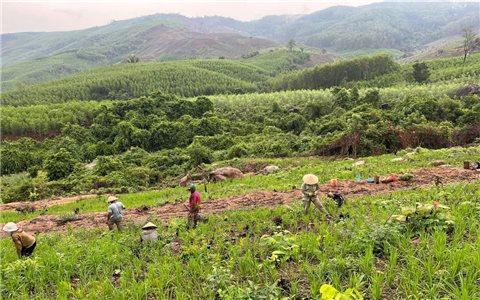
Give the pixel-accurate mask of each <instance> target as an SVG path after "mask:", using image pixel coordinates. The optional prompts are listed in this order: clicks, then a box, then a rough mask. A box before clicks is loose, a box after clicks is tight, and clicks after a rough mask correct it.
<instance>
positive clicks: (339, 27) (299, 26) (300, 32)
mask: <svg viewBox="0 0 480 300" xmlns="http://www.w3.org/2000/svg"><path fill="white" fill-rule="evenodd" d="M479 12H480V3H479V2H476V3H445V2H444V3H414V2H408V3H374V4H371V5H366V6H360V7H346V6H336V7H331V8H327V9H325V10H321V11H319V12H315V13H312V14H309V15H304V16H298V17H287V16H277V17H265V18H263V19H260V20H258V21H253V22H250V23H248V24H242V27H241V28H242V30H244V31H245V33H246V34H249V35H253V36H259V37H264V38H267V39H273V40H275V41H277V42H287V41H288V40H289V39H295V40H296V41H299V42H302V43H304V44H306V45H309V46H312V47H317V48H327V49H334V50H357V49H376V48H390V49H398V50H401V51H413V50H417V49H419V48H421V47H423V45H425V44H427V43H430V42H433V41H435V40H438V39H441V38H445V37H448V36H452V35H457V34H460V33H461V32H462V29H463V28H464V27H467V26H471V27H473V28H476V29H479V28H480V13H479Z"/></svg>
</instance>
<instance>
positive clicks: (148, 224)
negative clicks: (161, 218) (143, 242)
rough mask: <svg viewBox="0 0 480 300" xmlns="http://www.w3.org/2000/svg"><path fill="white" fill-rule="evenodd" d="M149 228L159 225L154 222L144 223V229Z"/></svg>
mask: <svg viewBox="0 0 480 300" xmlns="http://www.w3.org/2000/svg"><path fill="white" fill-rule="evenodd" d="M147 228H157V225H155V224H153V223H152V222H148V223H147V224H145V225H143V227H142V229H147Z"/></svg>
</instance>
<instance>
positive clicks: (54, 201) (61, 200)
mask: <svg viewBox="0 0 480 300" xmlns="http://www.w3.org/2000/svg"><path fill="white" fill-rule="evenodd" d="M97 196H98V195H97V194H86V195H78V196H72V197H58V198H49V199H43V200H39V201H35V202H25V201H20V202H11V203H7V204H2V205H1V206H0V211H4V210H16V209H17V208H19V209H25V210H28V208H30V209H33V210H37V209H42V208H45V207H49V206H53V205H61V204H67V203H71V202H75V201H78V200H82V199H88V198H95V197H97Z"/></svg>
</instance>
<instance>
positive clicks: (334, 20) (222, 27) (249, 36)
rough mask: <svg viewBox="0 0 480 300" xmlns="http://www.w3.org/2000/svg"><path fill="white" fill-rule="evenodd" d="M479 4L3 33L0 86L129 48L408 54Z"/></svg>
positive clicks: (468, 18)
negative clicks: (292, 45) (294, 46)
mask: <svg viewBox="0 0 480 300" xmlns="http://www.w3.org/2000/svg"><path fill="white" fill-rule="evenodd" d="M479 5H480V4H479V3H434V2H428V3H375V4H371V5H366V6H360V7H344V6H338V7H332V8H328V9H325V10H322V11H319V12H315V13H312V14H308V15H304V16H269V17H265V18H262V19H260V20H256V21H251V22H240V21H236V20H233V19H230V18H223V17H204V18H187V17H184V16H181V15H176V14H157V15H152V16H146V17H141V18H135V19H131V20H125V21H114V22H112V23H111V24H108V25H105V26H100V27H94V28H89V29H85V30H78V31H72V32H50V33H15V34H3V35H2V36H1V40H2V49H1V55H2V88H3V90H7V89H13V88H15V87H17V86H20V85H23V84H32V83H37V82H42V81H46V80H51V79H57V78H61V77H64V76H67V75H71V74H73V73H77V72H79V71H83V70H88V69H91V68H93V67H98V66H101V65H110V64H116V63H119V62H122V61H123V60H125V58H126V57H127V56H128V55H130V54H135V55H136V57H138V58H139V59H140V61H151V60H178V59H188V58H219V57H226V58H241V57H242V56H248V55H250V54H251V53H255V52H256V51H260V50H261V49H266V48H270V47H278V46H281V45H285V44H286V43H287V42H288V41H289V40H291V39H293V40H295V41H296V42H297V43H298V45H299V46H300V47H302V48H305V45H306V46H309V47H312V48H317V50H318V51H317V50H316V51H312V52H314V53H316V52H323V51H326V50H327V51H328V53H330V55H332V54H335V53H336V52H338V54H339V55H340V56H345V57H352V56H358V55H361V54H365V53H372V52H375V51H376V49H388V51H389V52H391V53H397V54H399V55H398V56H406V57H408V56H410V55H412V54H414V51H415V50H421V49H423V48H425V45H427V44H429V43H431V42H434V41H440V40H442V39H449V38H451V37H454V36H457V37H458V36H459V35H461V33H462V30H463V28H465V27H471V28H480V16H479V14H478V11H479V9H480V8H479ZM458 46H460V45H458ZM440 50H441V49H440ZM329 60H330V59H325V57H320V58H319V59H318V60H317V59H315V61H316V62H317V63H318V62H325V61H329ZM310 66H311V65H310ZM275 71H278V70H275Z"/></svg>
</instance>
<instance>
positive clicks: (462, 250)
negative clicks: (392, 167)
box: [0, 185, 480, 300]
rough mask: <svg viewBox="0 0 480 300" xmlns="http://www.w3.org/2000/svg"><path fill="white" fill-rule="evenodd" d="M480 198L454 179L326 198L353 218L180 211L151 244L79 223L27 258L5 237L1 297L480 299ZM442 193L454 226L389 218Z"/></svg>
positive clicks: (294, 211)
mask: <svg viewBox="0 0 480 300" xmlns="http://www.w3.org/2000/svg"><path fill="white" fill-rule="evenodd" d="M479 197H480V192H479V190H478V185H456V186H449V187H444V188H434V189H426V190H415V191H402V192H395V193H392V194H385V195H381V196H370V197H364V198H357V199H355V201H352V202H347V204H346V205H345V206H344V207H342V208H341V209H339V210H337V209H335V208H334V207H333V205H330V204H327V207H328V209H330V210H331V211H333V213H334V214H335V215H336V216H337V217H338V216H339V215H340V214H343V215H347V216H349V218H347V219H345V220H344V221H341V222H340V223H337V224H335V225H328V224H327V223H324V222H321V221H319V219H320V217H319V216H318V215H317V212H312V210H311V211H310V213H309V214H308V215H303V213H302V209H301V207H300V205H294V206H293V207H278V208H275V209H257V210H245V211H234V212H229V213H225V214H220V215H214V216H209V218H208V221H206V222H205V223H202V224H200V226H199V227H198V228H197V229H195V230H192V231H186V230H185V221H184V220H174V221H172V222H171V223H169V224H168V225H165V226H161V227H160V229H159V232H160V233H161V236H162V239H161V241H160V242H159V243H158V244H156V245H144V246H141V245H140V244H139V243H138V240H139V228H138V227H133V226H129V227H128V228H127V230H125V231H124V232H122V233H117V232H115V233H107V232H104V231H103V230H100V229H99V230H92V231H84V230H74V229H72V230H70V231H69V232H68V233H64V234H45V235H43V234H42V235H40V236H38V247H37V249H36V250H35V254H34V257H33V259H27V260H17V259H16V256H15V252H14V248H13V245H12V242H11V241H10V240H9V239H2V240H1V241H0V246H1V250H2V251H1V252H2V262H1V273H0V275H1V278H0V279H1V293H2V298H3V299H32V298H35V299H53V298H59V299H67V298H68V299H83V298H89V299H106V298H109V299H301V298H310V299H318V298H320V287H321V286H322V285H323V284H325V283H328V284H331V285H333V286H334V287H335V288H337V289H338V290H345V289H346V288H356V289H357V290H358V291H359V292H360V293H361V294H362V295H363V296H364V297H365V298H367V299H407V298H412V299H440V298H442V299H465V300H467V299H478V297H480V289H479V287H478V278H479V276H480V252H479V249H480V248H479V247H480V244H479V242H480V239H479V236H480V232H479V228H480V223H479V220H480V215H479V213H480V210H479V209H480V207H479V206H478V204H477V206H475V204H474V203H475V201H478V198H479ZM122 200H123V199H122ZM433 200H435V201H439V202H441V203H442V204H445V205H448V206H450V207H451V214H450V217H451V218H452V219H453V220H454V222H455V225H454V227H453V229H452V228H450V229H443V227H418V226H414V224H410V223H406V224H402V225H395V224H392V223H390V222H387V220H388V219H389V217H390V216H391V215H392V214H393V213H399V212H400V209H401V206H404V205H410V206H411V205H415V203H416V202H422V203H424V202H426V203H431V202H432V201H433ZM466 201H469V202H466ZM152 221H154V222H155V219H152Z"/></svg>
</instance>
